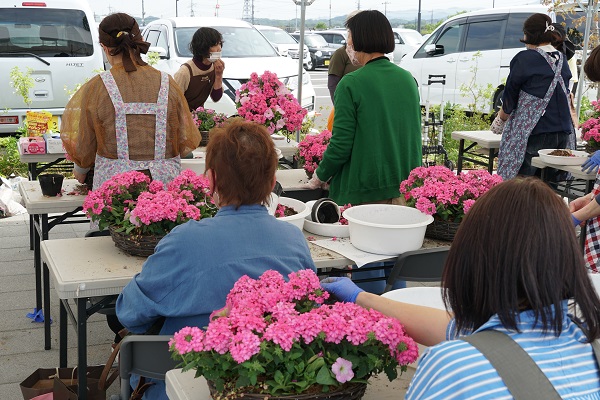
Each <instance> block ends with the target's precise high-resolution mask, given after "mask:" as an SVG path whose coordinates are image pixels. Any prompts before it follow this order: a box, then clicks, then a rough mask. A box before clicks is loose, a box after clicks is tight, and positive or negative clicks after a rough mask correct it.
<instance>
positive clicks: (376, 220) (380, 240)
mask: <svg viewBox="0 0 600 400" xmlns="http://www.w3.org/2000/svg"><path fill="white" fill-rule="evenodd" d="M343 216H344V218H346V219H347V220H348V226H349V227H350V241H351V242H352V245H353V246H354V247H356V248H357V249H359V250H362V251H366V252H369V253H375V254H385V255H398V254H401V253H405V252H407V251H411V250H417V249H420V248H421V246H422V245H423V240H424V239H425V229H426V228H427V225H429V224H430V223H432V222H433V217H432V216H431V215H427V214H423V213H422V212H421V211H419V210H417V209H416V208H411V207H404V206H395V205H390V204H364V205H360V206H354V207H351V208H349V209H347V210H346V211H344V214H343Z"/></svg>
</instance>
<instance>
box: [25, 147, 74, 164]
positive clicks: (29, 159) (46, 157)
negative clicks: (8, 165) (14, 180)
mask: <svg viewBox="0 0 600 400" xmlns="http://www.w3.org/2000/svg"><path fill="white" fill-rule="evenodd" d="M60 158H65V155H64V154H59V153H47V154H22V153H21V148H19V159H20V160H21V162H22V163H48V162H52V161H56V160H58V159H60Z"/></svg>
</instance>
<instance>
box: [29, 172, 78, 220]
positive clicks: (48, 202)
mask: <svg viewBox="0 0 600 400" xmlns="http://www.w3.org/2000/svg"><path fill="white" fill-rule="evenodd" d="M78 183H79V182H77V180H76V179H65V180H64V181H63V185H62V188H63V190H64V193H63V195H62V196H55V197H46V196H44V195H43V194H42V189H41V188H40V183H39V182H38V181H21V182H19V192H20V193H21V196H22V197H23V201H24V202H25V208H26V209H27V212H28V213H29V214H52V213H65V212H69V211H73V210H75V209H76V208H77V207H81V206H82V205H83V201H84V200H85V196H82V195H68V194H67V193H69V192H71V191H73V189H74V188H75V186H76V185H77V184H78Z"/></svg>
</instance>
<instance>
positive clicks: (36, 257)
mask: <svg viewBox="0 0 600 400" xmlns="http://www.w3.org/2000/svg"><path fill="white" fill-rule="evenodd" d="M39 224H40V216H39V215H38V214H34V215H33V230H32V231H33V238H34V240H33V251H34V253H33V266H34V268H35V308H36V311H39V310H41V309H42V255H41V251H40V241H41V239H40V231H39V230H38V227H39Z"/></svg>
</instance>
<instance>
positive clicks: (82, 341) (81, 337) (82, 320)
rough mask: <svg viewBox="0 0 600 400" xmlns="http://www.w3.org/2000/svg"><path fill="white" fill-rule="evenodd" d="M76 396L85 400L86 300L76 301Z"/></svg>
mask: <svg viewBox="0 0 600 400" xmlns="http://www.w3.org/2000/svg"><path fill="white" fill-rule="evenodd" d="M76 301H77V379H78V388H77V395H78V396H79V400H86V399H87V376H86V373H87V317H88V316H87V310H86V303H87V298H85V297H83V298H78V299H77V300H76Z"/></svg>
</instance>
